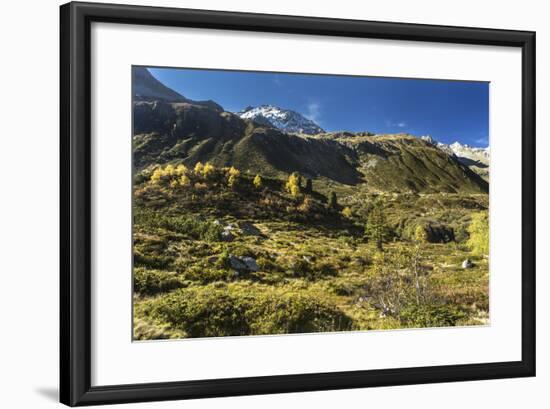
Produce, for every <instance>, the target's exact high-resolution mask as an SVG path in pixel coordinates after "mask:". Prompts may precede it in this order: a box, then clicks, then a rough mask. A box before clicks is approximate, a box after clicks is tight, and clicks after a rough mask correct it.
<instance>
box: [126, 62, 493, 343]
mask: <svg viewBox="0 0 550 409" xmlns="http://www.w3.org/2000/svg"><path fill="white" fill-rule="evenodd" d="M133 70H134V71H133V80H134V83H133V104H134V105H133V108H134V109H133V129H134V132H133V163H134V167H135V169H134V181H133V218H134V220H133V250H134V253H133V267H134V268H133V290H134V295H133V297H134V305H133V307H134V314H133V317H134V326H133V336H134V339H135V340H150V339H167V338H186V337H217V336H240V335H268V334H289V333H309V332H330V331H350V330H385V329H395V328H425V327H448V326H461V325H484V324H487V323H488V322H489V299H488V297H489V291H488V288H489V267H488V253H489V227H488V226H489V221H488V209H489V196H488V189H489V186H488V182H487V181H486V180H485V179H483V178H482V177H481V176H480V175H478V173H476V172H474V171H472V170H471V169H470V167H469V166H468V163H467V162H466V163H465V162H464V159H461V160H459V158H458V157H457V156H455V155H454V154H453V153H452V152H449V151H448V150H446V149H442V148H440V147H438V145H437V144H436V143H435V142H434V141H430V140H429V138H416V137H414V136H411V135H408V134H396V135H374V134H372V133H369V132H358V133H351V132H331V133H327V132H324V131H323V130H322V129H321V128H320V127H318V126H314V125H316V124H314V123H310V122H311V121H308V120H306V119H305V118H303V117H302V116H300V114H298V113H296V112H293V111H288V110H287V111H283V110H280V109H278V108H277V107H272V106H268V105H266V106H263V107H261V108H262V109H260V110H256V111H258V112H259V113H258V115H256V114H257V112H256V111H254V110H253V109H247V110H245V111H243V112H241V116H242V117H243V118H244V119H243V118H241V117H239V116H238V115H235V114H233V113H230V112H225V111H224V110H223V108H222V107H221V106H220V105H218V104H217V103H215V102H214V101H198V102H197V101H192V100H190V99H187V98H185V97H184V96H182V95H181V94H179V93H176V92H175V91H173V90H171V89H170V88H168V87H165V86H164V85H163V84H161V83H160V82H158V81H157V80H156V79H155V78H154V77H153V76H152V75H151V74H150V73H149V72H148V71H147V70H146V69H145V68H141V67H134V69H133ZM252 111H254V112H252ZM247 113H248V114H249V115H247ZM252 114H254V115H252ZM259 114H261V115H259ZM248 117H250V118H248ZM254 118H256V119H257V118H263V119H262V120H256V121H254V120H253V119H254ZM265 118H267V119H268V120H265ZM279 122H281V124H282V125H281V126H283V125H284V126H285V127H287V128H286V129H291V130H299V132H301V133H293V132H290V131H289V132H284V131H282V130H281V129H280V128H279V129H278V128H276V127H275V125H274V124H276V123H279ZM315 132H321V133H317V134H314V133H315ZM482 153H483V152H482ZM483 169H484V173H482V176H483V177H485V178H486V179H488V177H487V173H488V167H486V168H483ZM476 171H477V170H476ZM480 173H481V172H480Z"/></svg>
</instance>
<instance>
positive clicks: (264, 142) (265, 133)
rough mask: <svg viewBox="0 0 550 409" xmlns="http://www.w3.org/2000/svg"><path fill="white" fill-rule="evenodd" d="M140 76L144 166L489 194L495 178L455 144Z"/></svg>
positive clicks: (138, 123) (136, 145)
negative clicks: (233, 101) (194, 94)
mask: <svg viewBox="0 0 550 409" xmlns="http://www.w3.org/2000/svg"><path fill="white" fill-rule="evenodd" d="M144 71H145V72H144ZM133 79H134V83H133V89H134V111H133V115H134V135H133V151H134V164H135V165H136V167H137V168H138V170H139V169H143V168H146V167H148V166H151V165H155V164H162V163H168V162H174V163H180V162H181V163H185V164H187V165H189V166H193V165H194V164H195V163H197V162H198V161H201V162H203V163H204V162H207V161H209V162H212V163H213V164H215V165H217V166H235V167H237V168H238V169H240V170H241V171H242V172H246V173H250V174H256V173H259V174H262V175H266V176H272V177H286V175H288V174H289V173H291V172H300V173H301V174H302V175H304V176H305V177H310V178H314V179H317V178H322V179H325V180H327V181H328V183H334V182H335V183H342V184H346V185H357V184H365V185H366V186H367V187H368V188H369V189H371V190H374V191H394V192H425V193H430V192H432V193H436V192H469V193H482V192H487V191H488V183H487V181H486V180H484V179H483V178H482V177H480V175H478V174H477V173H476V172H474V171H473V170H472V169H471V168H470V165H468V164H466V163H465V162H464V160H463V159H462V158H461V157H459V156H458V155H457V154H456V153H455V151H454V150H453V148H452V147H451V146H454V147H455V148H456V149H457V151H459V147H458V145H455V144H453V145H449V147H448V148H446V147H443V146H439V144H438V143H437V142H435V141H433V140H428V139H427V138H417V137H413V136H411V135H407V134H396V135H373V134H372V133H369V132H358V133H352V132H325V131H324V130H323V129H322V128H321V127H320V126H318V125H317V124H315V122H313V121H311V120H309V119H307V118H305V117H304V116H302V115H300V114H299V113H297V112H294V111H290V110H285V109H281V108H278V107H275V106H272V105H262V106H260V107H256V108H252V107H249V108H247V109H245V110H243V111H241V112H238V113H231V112H226V111H224V110H223V108H222V107H221V106H220V105H218V104H217V103H215V102H214V101H193V100H190V99H187V98H185V97H184V96H183V95H181V94H179V93H176V92H175V91H173V90H171V89H170V88H168V87H165V86H164V85H163V84H161V83H160V82H159V81H157V80H156V79H155V78H154V77H153V76H152V75H151V74H150V73H149V72H148V71H147V70H146V69H145V68H143V69H139V70H138V71H137V72H136V68H134V76H133ZM463 148H464V147H463ZM462 150H464V149H462ZM451 151H452V152H451ZM461 154H464V153H461ZM487 155H488V151H487ZM472 160H473V159H472ZM476 164H478V163H477V162H476Z"/></svg>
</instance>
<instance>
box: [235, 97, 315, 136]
mask: <svg viewBox="0 0 550 409" xmlns="http://www.w3.org/2000/svg"><path fill="white" fill-rule="evenodd" d="M235 114H236V115H238V116H239V117H240V118H242V119H250V120H252V121H255V122H257V123H259V124H261V125H268V126H272V127H274V128H277V129H279V130H281V131H284V132H287V133H303V134H307V135H315V134H319V133H324V132H325V131H324V130H323V128H321V127H320V126H319V125H318V124H317V123H315V122H314V121H312V120H311V119H308V118H306V117H305V116H304V115H302V114H300V113H299V112H296V111H293V110H291V109H283V108H280V107H278V106H275V105H271V104H264V105H259V106H257V107H252V106H248V107H246V108H245V109H243V110H242V111H238V112H235Z"/></svg>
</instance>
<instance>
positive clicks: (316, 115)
mask: <svg viewBox="0 0 550 409" xmlns="http://www.w3.org/2000/svg"><path fill="white" fill-rule="evenodd" d="M304 116H305V117H306V118H307V119H310V120H312V121H313V122H317V123H319V122H320V121H321V104H320V103H319V102H317V101H311V102H309V103H308V104H307V111H306V113H305V115H304Z"/></svg>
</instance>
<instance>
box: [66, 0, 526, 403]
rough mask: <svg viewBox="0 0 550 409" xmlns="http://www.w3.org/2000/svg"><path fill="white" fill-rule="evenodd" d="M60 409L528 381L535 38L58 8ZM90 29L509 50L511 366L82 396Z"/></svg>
mask: <svg viewBox="0 0 550 409" xmlns="http://www.w3.org/2000/svg"><path fill="white" fill-rule="evenodd" d="M60 18H61V30H60V47H61V52H60V67H61V68H60V98H61V107H60V134H61V135H60V138H61V140H60V146H61V152H60V183H61V186H60V220H61V222H60V237H61V239H60V401H61V402H62V403H64V404H67V405H70V406H79V405H92V404H108V403H124V402H140V401H152V400H169V399H190V398H206V397H218V396H236V395H249V394H269V393H282V392H298V391H314V390H328V389H342V388H362V387H372V386H389V385H405V384H423V383H433V382H451V381H466V380H480V379H494V378H511V377H527V376H535V33H534V32H528V31H510V30H494V29H482V28H465V27H448V26H433V25H418V24H404V23H387V22H372V21H356V20H341V19H326V18H312V17H295V16H282V15H266V14H247V13H230V12H220V11H204V10H189V9H173V8H160V7H143V6H129V5H113V4H94V3H78V2H77V3H68V4H65V5H62V6H61V8H60ZM92 22H109V23H117V24H137V25H150V26H174V27H193V28H210V29H222V30H240V31H247V32H251V33H254V32H272V33H288V34H315V35H323V36H343V37H360V38H376V39H393V40H405V41H429V42H437V43H457V44H474V45H492V46H506V47H519V48H521V51H522V97H521V98H522V152H521V158H522V249H521V251H522V272H521V274H522V289H521V291H522V334H521V340H522V359H521V361H514V362H495V363H479V364H466V365H446V366H431V367H417V368H399V369H382V370H364V371H348V372H333V373H314V374H295V375H283V376H262V377H247V378H234V379H218V380H198V381H185V382H162V383H144V384H131V385H114V386H113V385H109V386H91V368H92V365H91V285H90V284H91V261H92V260H91V199H92V196H91V195H92V193H91V157H90V152H91V149H90V148H91V131H90V126H91V119H90V118H91V113H90V107H91V102H90V101H91V89H90V76H91V64H90V58H91V57H90V41H91V39H90V37H91V36H90V32H91V23H92Z"/></svg>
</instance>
